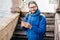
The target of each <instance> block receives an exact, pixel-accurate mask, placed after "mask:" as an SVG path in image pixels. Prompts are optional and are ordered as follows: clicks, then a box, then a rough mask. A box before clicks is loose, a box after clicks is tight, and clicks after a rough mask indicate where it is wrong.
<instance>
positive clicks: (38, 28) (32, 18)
mask: <svg viewBox="0 0 60 40" xmlns="http://www.w3.org/2000/svg"><path fill="white" fill-rule="evenodd" d="M40 16H41V15H40V11H39V10H38V9H37V10H36V12H35V14H32V13H31V14H29V16H28V14H26V16H25V17H24V21H25V22H28V23H29V24H30V25H31V26H32V28H31V29H27V28H24V27H23V29H24V30H26V35H27V38H28V40H43V37H44V35H45V31H46V17H45V16H41V17H40Z"/></svg>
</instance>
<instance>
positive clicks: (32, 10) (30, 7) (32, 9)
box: [29, 4, 37, 13]
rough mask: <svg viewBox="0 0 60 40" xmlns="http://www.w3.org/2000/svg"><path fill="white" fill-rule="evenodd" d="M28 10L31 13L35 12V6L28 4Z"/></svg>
mask: <svg viewBox="0 0 60 40" xmlns="http://www.w3.org/2000/svg"><path fill="white" fill-rule="evenodd" d="M29 9H30V11H31V12H32V13H35V11H36V10H37V6H36V5H35V4H30V5H29Z"/></svg>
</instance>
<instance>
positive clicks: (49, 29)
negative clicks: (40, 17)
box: [11, 13, 55, 40]
mask: <svg viewBox="0 0 60 40" xmlns="http://www.w3.org/2000/svg"><path fill="white" fill-rule="evenodd" d="M43 14H44V15H45V16H46V20H47V25H46V34H45V37H44V40H54V28H55V14H54V13H43ZM11 40H27V37H26V33H25V31H24V30H21V29H20V18H19V21H18V24H17V26H16V29H15V32H14V34H13V36H12V38H11Z"/></svg>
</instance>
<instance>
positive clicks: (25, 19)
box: [23, 13, 28, 22]
mask: <svg viewBox="0 0 60 40" xmlns="http://www.w3.org/2000/svg"><path fill="white" fill-rule="evenodd" d="M23 20H24V21H25V22H27V20H28V13H27V14H26V15H25V17H24V18H23Z"/></svg>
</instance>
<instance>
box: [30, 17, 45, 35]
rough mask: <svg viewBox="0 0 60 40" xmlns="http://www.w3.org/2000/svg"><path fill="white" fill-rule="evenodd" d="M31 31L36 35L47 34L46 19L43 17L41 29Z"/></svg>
mask: <svg viewBox="0 0 60 40" xmlns="http://www.w3.org/2000/svg"><path fill="white" fill-rule="evenodd" d="M31 29H32V30H33V31H34V32H36V33H40V34H45V31H46V18H45V17H42V19H41V21H40V22H39V27H32V28H31Z"/></svg>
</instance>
